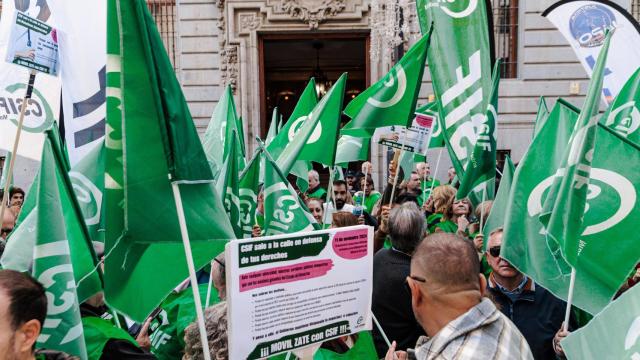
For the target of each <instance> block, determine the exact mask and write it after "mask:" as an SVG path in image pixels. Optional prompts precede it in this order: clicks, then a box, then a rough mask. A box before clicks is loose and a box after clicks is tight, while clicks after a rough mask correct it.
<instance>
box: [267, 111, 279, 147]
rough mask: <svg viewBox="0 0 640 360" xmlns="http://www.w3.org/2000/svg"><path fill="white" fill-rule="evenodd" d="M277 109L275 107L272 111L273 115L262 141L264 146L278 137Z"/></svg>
mask: <svg viewBox="0 0 640 360" xmlns="http://www.w3.org/2000/svg"><path fill="white" fill-rule="evenodd" d="M278 117H279V115H278V107H277V106H276V107H275V108H274V109H273V113H272V114H271V123H270V124H269V131H268V132H267V137H266V138H265V139H264V144H265V145H267V146H269V144H270V143H271V141H273V139H274V138H275V137H276V135H278Z"/></svg>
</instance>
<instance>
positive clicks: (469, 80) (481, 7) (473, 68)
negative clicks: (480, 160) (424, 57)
mask: <svg viewBox="0 0 640 360" xmlns="http://www.w3.org/2000/svg"><path fill="white" fill-rule="evenodd" d="M416 9H417V12H418V20H419V22H420V28H421V30H422V33H423V34H425V33H426V32H427V30H429V31H433V39H431V47H430V50H429V54H428V61H429V71H430V72H431V79H432V81H433V91H434V93H435V95H436V99H438V101H439V111H440V116H439V120H440V125H441V126H442V130H443V133H444V139H445V142H446V145H447V150H448V151H449V155H450V157H451V160H452V163H453V166H454V168H455V169H456V173H457V174H458V177H460V178H462V175H464V171H465V169H464V167H465V166H466V165H467V163H468V162H467V160H468V158H469V157H470V156H471V154H472V152H473V148H474V146H475V144H476V139H477V135H476V131H475V129H474V128H475V125H474V122H473V120H472V119H474V118H476V117H478V118H480V117H481V116H484V114H485V112H486V110H487V104H488V103H489V96H488V95H489V93H490V92H491V79H492V77H491V64H492V57H493V54H492V52H491V51H492V49H491V45H490V44H491V43H490V40H489V39H490V34H489V23H488V20H487V11H486V7H485V2H484V1H477V0H459V1H453V2H452V1H437V2H436V1H431V0H417V2H416Z"/></svg>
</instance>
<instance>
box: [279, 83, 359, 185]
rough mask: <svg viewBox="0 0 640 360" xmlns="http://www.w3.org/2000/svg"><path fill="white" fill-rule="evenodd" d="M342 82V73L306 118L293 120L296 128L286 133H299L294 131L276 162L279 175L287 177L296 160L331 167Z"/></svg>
mask: <svg viewBox="0 0 640 360" xmlns="http://www.w3.org/2000/svg"><path fill="white" fill-rule="evenodd" d="M346 82H347V75H346V73H345V74H342V76H340V78H339V79H338V81H337V82H336V83H335V84H334V85H333V86H332V87H331V89H329V92H327V94H326V95H325V96H324V97H323V98H322V99H321V100H320V102H318V104H316V106H315V107H314V108H313V110H311V112H309V114H308V115H307V116H303V117H301V118H299V119H297V120H296V124H294V125H292V129H290V130H289V131H290V132H291V130H294V131H295V129H298V128H299V130H297V131H295V136H294V137H293V139H291V138H290V142H289V144H288V145H287V147H286V148H285V149H284V150H283V151H282V153H280V156H278V158H277V159H276V163H277V164H278V167H279V168H280V170H281V171H282V173H283V174H288V173H289V172H290V171H291V169H292V168H293V165H294V163H295V162H296V161H299V160H305V161H315V162H317V163H320V164H324V165H326V166H333V165H334V161H335V156H336V142H337V140H338V128H339V126H340V116H341V110H342V100H343V97H344V89H345V86H346ZM274 141H275V140H274ZM272 156H273V155H272Z"/></svg>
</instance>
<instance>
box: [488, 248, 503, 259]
mask: <svg viewBox="0 0 640 360" xmlns="http://www.w3.org/2000/svg"><path fill="white" fill-rule="evenodd" d="M487 252H488V253H489V255H491V256H493V257H500V246H493V247H490V248H489V250H487Z"/></svg>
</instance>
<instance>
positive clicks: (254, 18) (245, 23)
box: [238, 14, 260, 33]
mask: <svg viewBox="0 0 640 360" xmlns="http://www.w3.org/2000/svg"><path fill="white" fill-rule="evenodd" d="M238 20H239V22H240V32H242V33H247V32H251V31H253V30H256V29H257V28H259V27H260V17H259V16H258V15H257V14H241V15H239V16H238Z"/></svg>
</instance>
